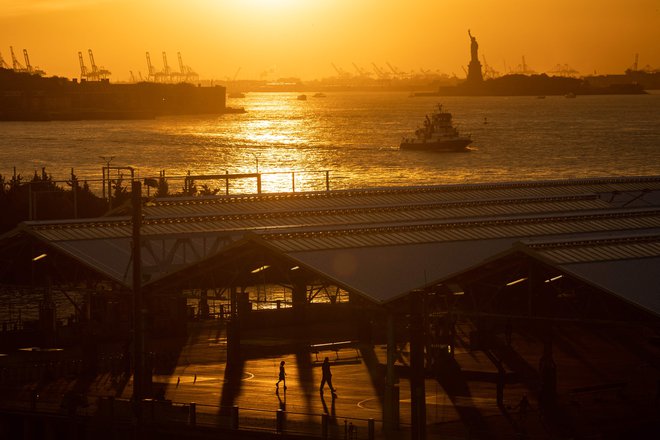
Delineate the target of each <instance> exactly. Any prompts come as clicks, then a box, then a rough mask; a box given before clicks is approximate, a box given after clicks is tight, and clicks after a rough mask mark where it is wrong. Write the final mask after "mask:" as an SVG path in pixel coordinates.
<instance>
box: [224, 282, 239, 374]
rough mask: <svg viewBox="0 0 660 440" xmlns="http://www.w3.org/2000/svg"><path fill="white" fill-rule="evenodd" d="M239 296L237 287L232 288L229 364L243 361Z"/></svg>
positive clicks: (228, 340) (228, 323) (228, 335)
mask: <svg viewBox="0 0 660 440" xmlns="http://www.w3.org/2000/svg"><path fill="white" fill-rule="evenodd" d="M237 296H238V293H237V292H236V286H231V293H230V298H231V312H230V314H229V320H228V321H227V363H229V362H232V363H233V362H236V363H238V362H240V359H241V350H240V349H241V332H240V328H241V327H240V323H239V315H238V298H237Z"/></svg>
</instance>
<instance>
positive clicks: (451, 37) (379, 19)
mask: <svg viewBox="0 0 660 440" xmlns="http://www.w3.org/2000/svg"><path fill="white" fill-rule="evenodd" d="M3 3H4V4H3V7H2V9H1V10H0V29H1V31H0V54H2V56H3V58H4V60H5V62H7V63H8V64H11V55H10V51H9V47H10V46H13V48H14V52H15V53H16V55H17V58H18V60H19V61H20V62H21V63H22V64H23V61H24V60H23V57H22V53H21V52H22V50H23V49H27V50H28V52H29V56H30V61H31V64H32V65H33V66H38V67H39V68H40V69H42V70H44V71H45V72H46V74H47V75H48V76H54V75H57V76H64V77H69V78H76V77H79V76H80V67H79V63H78V52H83V53H84V54H85V61H86V62H87V61H88V60H87V56H86V52H87V50H88V49H92V50H93V52H94V56H95V58H96V63H97V65H99V66H103V67H105V68H106V69H108V70H110V71H111V72H112V75H111V76H110V78H111V81H126V80H129V79H130V72H133V73H134V75H135V76H136V77H137V76H138V75H139V74H141V75H142V76H143V77H146V75H147V66H146V61H145V52H150V54H151V59H152V62H153V64H154V66H155V67H156V69H158V70H160V69H162V57H161V53H162V52H166V53H167V55H168V60H169V64H170V66H171V68H172V70H177V71H178V63H177V58H176V55H177V52H181V54H182V56H183V59H184V63H185V64H186V65H189V66H190V67H191V68H192V69H193V70H195V71H196V72H197V73H198V74H199V75H200V77H201V79H216V80H227V79H233V78H236V79H269V80H274V79H277V78H281V77H299V78H301V79H303V80H312V79H319V78H324V77H330V76H336V75H337V72H336V71H335V70H334V68H333V63H334V64H335V65H336V66H338V67H339V68H341V69H343V70H345V71H347V72H350V73H352V74H355V73H356V70H355V68H354V66H353V63H355V64H356V65H357V66H358V67H361V68H363V69H364V70H367V71H370V72H373V67H372V63H375V64H376V65H378V66H381V67H385V68H387V63H389V64H391V65H392V66H394V67H395V68H397V69H399V70H400V71H403V72H411V71H415V72H420V70H421V69H424V70H425V71H432V72H434V73H443V74H447V75H450V76H451V75H456V76H459V77H463V76H464V72H463V68H464V67H466V66H467V64H468V62H469V56H470V54H469V43H470V41H469V37H468V34H467V31H468V29H470V30H471V32H472V34H473V35H474V36H475V37H476V39H477V41H478V42H479V56H480V60H481V62H482V64H483V63H484V57H485V60H486V61H487V63H488V65H490V66H491V68H493V69H494V70H495V71H498V72H500V73H501V74H503V73H507V72H508V71H510V70H516V69H519V66H520V65H521V63H522V57H523V56H524V57H525V61H526V64H527V66H528V68H529V69H531V70H534V71H536V72H538V73H542V72H551V71H553V70H554V69H555V68H556V66H568V67H570V68H572V69H574V70H576V71H578V72H579V73H580V74H582V75H591V74H609V73H623V72H624V71H625V70H626V69H628V68H630V67H632V65H633V63H634V61H635V55H636V54H639V68H640V69H641V68H644V67H645V66H647V65H648V66H650V67H652V68H655V69H660V44H659V43H658V42H660V3H659V2H658V1H657V0H630V1H628V2H620V1H615V0H605V1H595V0H584V1H581V2H576V1H569V0H554V1H552V2H551V1H548V0H538V1H536V2H535V3H534V5H533V7H532V6H530V5H529V2H524V1H521V0H500V1H497V2H494V1H488V0H445V1H439V0H435V1H433V0H409V1H402V0H395V1H390V2H382V1H376V0H359V1H355V0H315V1H309V0H215V1H214V0H187V1H186V2H185V4H184V2H174V1H167V2H165V1H162V0H160V1H158V0H142V1H140V2H135V1H129V0H4V1H3Z"/></svg>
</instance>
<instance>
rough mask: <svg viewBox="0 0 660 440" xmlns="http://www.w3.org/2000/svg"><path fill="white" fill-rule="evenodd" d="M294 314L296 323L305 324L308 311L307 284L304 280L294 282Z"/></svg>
mask: <svg viewBox="0 0 660 440" xmlns="http://www.w3.org/2000/svg"><path fill="white" fill-rule="evenodd" d="M292 296H293V298H292V299H293V313H294V315H295V318H294V319H295V321H296V322H298V323H302V322H305V311H306V309H307V283H306V282H305V281H304V280H299V279H298V280H294V282H293V291H292Z"/></svg>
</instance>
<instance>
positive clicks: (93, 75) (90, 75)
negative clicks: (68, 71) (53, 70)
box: [78, 49, 110, 81]
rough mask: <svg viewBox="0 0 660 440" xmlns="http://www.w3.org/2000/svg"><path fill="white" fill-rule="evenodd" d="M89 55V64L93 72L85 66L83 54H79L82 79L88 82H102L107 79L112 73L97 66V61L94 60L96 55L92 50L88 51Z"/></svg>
mask: <svg viewBox="0 0 660 440" xmlns="http://www.w3.org/2000/svg"><path fill="white" fill-rule="evenodd" d="M87 54H88V56H89V63H90V68H91V70H90V69H88V68H87V66H85V62H84V60H83V55H82V52H78V61H79V62H80V78H81V79H85V80H87V81H101V80H104V79H106V78H107V77H108V75H110V71H109V70H106V69H105V68H103V67H100V68H99V67H98V66H97V65H96V61H95V60H94V53H93V52H92V49H88V50H87Z"/></svg>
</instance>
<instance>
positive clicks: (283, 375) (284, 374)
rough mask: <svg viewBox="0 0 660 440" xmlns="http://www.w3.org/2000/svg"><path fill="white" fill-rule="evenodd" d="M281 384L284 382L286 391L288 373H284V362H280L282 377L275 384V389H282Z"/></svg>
mask: <svg viewBox="0 0 660 440" xmlns="http://www.w3.org/2000/svg"><path fill="white" fill-rule="evenodd" d="M280 382H284V389H285V390H286V372H285V371H284V361H282V362H280V376H279V379H278V380H277V382H276V383H275V389H279V388H280Z"/></svg>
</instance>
